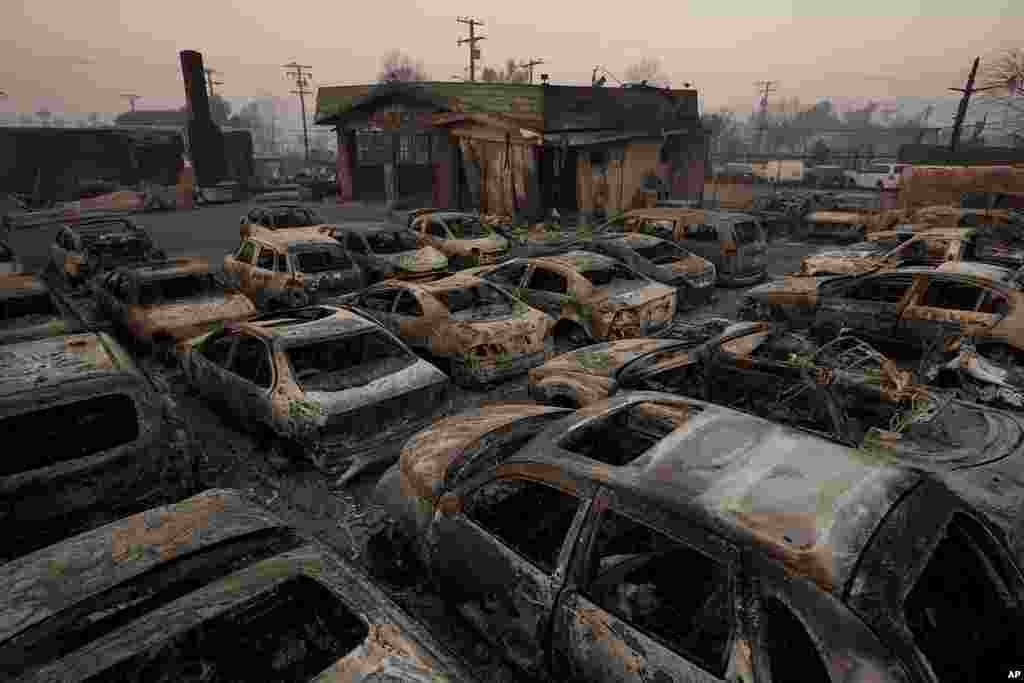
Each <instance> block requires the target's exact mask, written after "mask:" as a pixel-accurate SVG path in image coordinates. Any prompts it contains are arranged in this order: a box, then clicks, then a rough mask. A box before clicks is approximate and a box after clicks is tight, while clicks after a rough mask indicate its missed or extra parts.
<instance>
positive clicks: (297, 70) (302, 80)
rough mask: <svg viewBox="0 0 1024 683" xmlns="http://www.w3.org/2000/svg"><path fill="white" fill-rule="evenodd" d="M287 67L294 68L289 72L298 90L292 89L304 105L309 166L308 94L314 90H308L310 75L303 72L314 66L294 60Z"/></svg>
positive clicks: (304, 133)
mask: <svg viewBox="0 0 1024 683" xmlns="http://www.w3.org/2000/svg"><path fill="white" fill-rule="evenodd" d="M284 68H285V69H292V71H289V72H288V75H289V76H292V77H293V78H294V79H295V86H296V88H298V89H297V90H292V94H293V95H298V96H299V103H300V104H301V105H302V140H303V142H305V145H306V166H307V167H308V166H309V129H308V128H307V126H306V95H311V94H312V92H311V91H309V90H306V86H307V85H309V80H308V78H307V77H308V76H309V73H302V70H303V69H306V71H307V72H308V71H310V70H311V69H312V68H313V67H311V66H306V65H304V64H299V63H297V62H292V63H291V64H285V65H284Z"/></svg>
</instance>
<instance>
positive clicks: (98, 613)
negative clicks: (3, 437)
mask: <svg viewBox="0 0 1024 683" xmlns="http://www.w3.org/2000/svg"><path fill="white" fill-rule="evenodd" d="M0 581H3V582H4V585H5V586H8V587H9V589H8V590H7V591H5V592H4V595H3V597H2V598H0V671H2V672H3V674H4V678H5V680H9V681H15V680H17V681H23V682H27V681H54V680H60V681H69V682H70V681H76V682H77V681H99V680H106V681H109V680H145V681H153V682H154V683H172V682H174V683H177V682H179V681H194V680H218V681H228V680H231V681H240V680H248V681H255V680H275V681H315V682H316V683H329V682H335V681H337V682H339V683H340V682H341V681H346V682H351V683H356V682H360V681H363V682H366V683H370V682H371V681H377V682H380V683H383V682H384V681H407V682H408V683H433V682H434V681H438V680H450V681H453V683H454V682H455V681H459V682H460V683H468V681H470V680H471V679H470V678H469V677H468V676H467V674H466V672H465V670H464V669H463V668H462V667H461V665H460V664H459V663H458V662H457V661H455V660H454V658H453V657H452V656H451V655H450V654H448V652H447V651H446V650H445V648H444V647H443V646H442V645H440V644H439V643H438V642H437V641H436V640H434V639H433V638H432V637H431V636H430V635H429V633H428V632H427V631H426V630H425V629H424V628H423V627H422V626H421V625H420V624H419V623H418V622H416V621H415V620H414V619H413V618H412V617H410V616H409V615H408V614H407V613H405V612H403V611H402V610H401V609H400V608H399V607H398V606H397V605H395V604H394V603H393V602H392V601H391V600H390V599H389V598H387V597H386V596H385V595H384V594H383V593H382V592H381V591H380V589H378V588H377V587H376V586H374V585H373V583H372V582H371V581H370V580H369V579H368V578H367V577H366V576H364V575H363V574H362V573H361V572H360V571H359V570H358V569H356V568H354V567H353V566H351V565H350V564H348V563H347V562H346V561H345V560H343V559H342V558H341V557H339V556H338V555H336V554H334V553H332V552H330V551H329V550H328V549H327V548H326V547H325V546H323V545H322V544H321V543H320V542H318V541H314V540H309V539H305V538H302V537H301V536H299V535H298V534H297V533H296V532H295V531H294V530H293V529H291V528H290V527H288V526H287V525H285V524H284V523H283V522H282V521H280V520H279V519H277V518H275V517H274V516H273V515H272V514H270V512H269V511H267V510H265V509H263V508H261V507H260V506H257V505H255V504H253V503H251V502H249V501H247V500H246V499H244V498H243V497H242V494H241V493H240V492H238V491H232V490H224V489H220V490H208V491H204V492H203V493H201V494H199V495H197V496H194V497H192V498H189V499H187V500H183V501H181V502H179V503H176V504H174V505H169V506H166V507H159V508H153V509H150V510H147V511H146V512H144V513H140V514H136V515H134V516H131V517H127V518H125V519H121V520H118V521H117V522H115V523H113V524H111V525H109V526H106V527H103V528H102V529H97V530H94V531H91V532H88V533H85V534H82V535H79V536H76V537H75V538H71V539H68V540H67V541H65V542H63V543H60V544H58V545H54V546H51V547H49V548H45V549H43V550H40V551H38V552H36V553H34V554H32V555H29V556H27V557H23V558H21V559H19V560H16V561H14V562H10V563H8V564H6V565H3V566H0Z"/></svg>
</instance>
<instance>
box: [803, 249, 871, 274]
mask: <svg viewBox="0 0 1024 683" xmlns="http://www.w3.org/2000/svg"><path fill="white" fill-rule="evenodd" d="M883 262H884V255H883V254H882V253H881V252H878V251H867V250H858V251H849V252H843V251H842V250H840V249H834V250H829V251H824V252H820V253H817V254H813V255H812V256H805V257H804V259H803V261H801V262H800V275H805V276H807V275H809V276H815V275H818V274H819V273H831V274H837V275H838V274H842V275H854V274H857V273H866V272H868V271H871V270H874V269H875V268H878V267H879V266H880V265H882V263H883Z"/></svg>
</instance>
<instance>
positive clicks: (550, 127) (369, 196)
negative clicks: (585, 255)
mask: <svg viewBox="0 0 1024 683" xmlns="http://www.w3.org/2000/svg"><path fill="white" fill-rule="evenodd" d="M316 123H317V124H318V125H325V126H332V127H333V128H334V130H335V131H336V132H337V135H338V158H337V167H338V172H337V176H338V185H339V193H340V199H341V200H342V201H346V200H352V199H359V200H374V199H376V200H379V199H386V200H388V201H389V202H392V203H396V202H407V203H410V204H415V203H417V202H419V203H422V204H426V203H429V204H431V205H433V206H436V207H439V208H452V209H466V208H471V209H479V210H481V211H483V212H488V213H500V214H506V215H521V216H529V217H539V216H541V215H546V214H547V213H549V212H550V211H551V210H552V209H558V211H559V212H562V213H570V214H573V213H577V212H579V213H581V214H584V215H593V214H600V213H602V212H605V213H611V212H613V211H617V210H626V209H629V208H633V207H635V206H638V205H641V204H642V203H643V202H644V201H646V200H648V199H650V198H654V199H657V198H669V197H672V198H678V199H690V198H697V197H699V196H700V193H701V191H702V189H703V180H704V159H705V149H704V148H705V132H704V129H703V128H702V127H701V124H700V117H699V115H698V111H697V91H696V90H667V89H659V88H653V87H646V86H637V87H624V88H603V87H576V86H557V85H548V84H547V83H546V82H545V84H543V85H531V84H524V83H487V82H413V83H408V82H387V83H380V84H375V85H349V86H335V87H325V88H320V89H319V90H318V92H317V110H316Z"/></svg>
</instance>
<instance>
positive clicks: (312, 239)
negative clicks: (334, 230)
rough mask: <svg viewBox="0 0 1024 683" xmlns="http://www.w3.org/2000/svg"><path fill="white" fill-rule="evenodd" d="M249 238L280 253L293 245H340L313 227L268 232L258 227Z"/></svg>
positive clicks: (251, 231) (250, 232)
mask: <svg viewBox="0 0 1024 683" xmlns="http://www.w3.org/2000/svg"><path fill="white" fill-rule="evenodd" d="M248 237H249V238H250V239H252V240H254V241H256V242H263V243H264V244H269V245H270V246H272V247H274V248H275V249H278V250H280V251H285V250H287V249H288V247H290V246H291V245H293V244H298V243H300V242H306V243H319V244H333V245H335V246H337V244H338V241H337V240H335V239H334V238H333V237H331V236H330V235H329V234H328V233H325V232H323V231H322V230H320V228H319V227H317V226H313V225H309V226H306V227H303V228H279V229H277V230H268V229H266V228H263V227H259V226H257V227H255V228H253V229H252V230H250V231H249V235H248Z"/></svg>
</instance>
